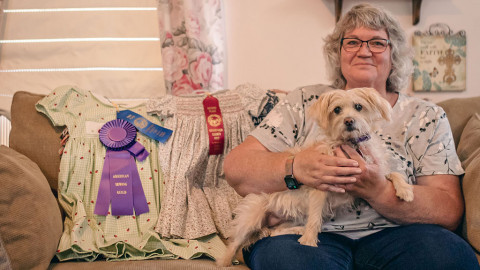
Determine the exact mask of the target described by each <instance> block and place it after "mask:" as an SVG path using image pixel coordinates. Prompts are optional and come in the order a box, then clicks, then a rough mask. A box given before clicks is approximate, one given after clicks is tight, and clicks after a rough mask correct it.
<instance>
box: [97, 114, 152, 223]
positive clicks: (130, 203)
mask: <svg viewBox="0 0 480 270" xmlns="http://www.w3.org/2000/svg"><path fill="white" fill-rule="evenodd" d="M136 137H137V130H136V128H135V126H133V125H132V124H130V123H129V122H127V121H125V120H122V119H115V120H112V121H110V122H107V123H106V124H105V125H103V127H102V128H101V129H100V131H99V138H100V141H101V142H102V144H103V145H105V147H106V148H107V153H106V155H105V162H104V164H103V172H102V178H101V180H100V186H99V188H98V195H97V203H96V204H95V210H94V211H93V212H94V213H95V214H96V215H102V216H106V215H107V214H108V207H109V205H110V204H111V208H112V210H111V212H112V215H114V216H124V215H133V210H135V215H140V214H143V213H146V212H148V204H147V199H146V198H145V193H144V192H143V187H142V182H141V181H140V176H139V174H138V170H137V165H136V163H135V159H137V160H139V161H143V160H145V158H147V156H148V154H149V153H148V151H147V150H145V148H144V147H143V145H141V144H140V143H139V142H136V141H135V138H136Z"/></svg>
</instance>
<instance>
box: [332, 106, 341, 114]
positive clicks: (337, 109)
mask: <svg viewBox="0 0 480 270" xmlns="http://www.w3.org/2000/svg"><path fill="white" fill-rule="evenodd" d="M341 111H342V108H340V107H335V109H333V112H334V113H335V114H339V113H340V112H341Z"/></svg>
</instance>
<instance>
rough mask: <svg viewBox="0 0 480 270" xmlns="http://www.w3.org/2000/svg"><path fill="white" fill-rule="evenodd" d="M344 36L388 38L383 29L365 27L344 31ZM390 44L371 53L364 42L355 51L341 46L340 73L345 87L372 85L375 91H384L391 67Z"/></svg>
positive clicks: (367, 38)
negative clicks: (384, 48)
mask: <svg viewBox="0 0 480 270" xmlns="http://www.w3.org/2000/svg"><path fill="white" fill-rule="evenodd" d="M344 38H358V39H360V40H365V41H366V40H370V39H373V38H383V39H388V35H387V32H386V31H385V30H383V29H382V30H373V29H369V28H365V27H360V28H356V29H354V30H353V31H350V32H346V33H345V35H344ZM390 50H391V48H390V46H387V49H386V50H385V51H384V52H382V53H372V52H371V51H370V49H369V48H368V47H367V44H366V43H365V42H364V43H363V44H362V47H361V48H360V49H359V50H358V51H357V52H347V51H345V49H344V48H343V46H342V48H341V53H340V63H341V69H342V74H343V76H344V77H345V79H346V80H347V85H346V87H345V88H346V89H350V88H356V87H373V88H375V89H377V91H381V92H383V91H386V84H387V78H388V75H389V74H390V70H391V69H392V61H391V58H390Z"/></svg>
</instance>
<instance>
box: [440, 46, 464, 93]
mask: <svg viewBox="0 0 480 270" xmlns="http://www.w3.org/2000/svg"><path fill="white" fill-rule="evenodd" d="M460 62H462V58H461V57H460V56H459V55H458V54H457V55H454V53H453V50H452V49H451V48H450V49H448V50H446V51H445V56H440V57H439V58H438V63H439V64H440V65H445V66H446V68H445V75H443V81H444V82H446V83H447V84H452V83H453V82H454V81H456V80H457V76H456V75H455V70H454V69H453V65H454V64H455V65H458V64H460Z"/></svg>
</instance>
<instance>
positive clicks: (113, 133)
mask: <svg viewBox="0 0 480 270" xmlns="http://www.w3.org/2000/svg"><path fill="white" fill-rule="evenodd" d="M126 137H127V131H126V130H125V129H123V128H120V127H113V128H111V129H110V130H109V131H108V138H110V140H112V141H114V142H120V141H123V140H124V139H125V138H126Z"/></svg>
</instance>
